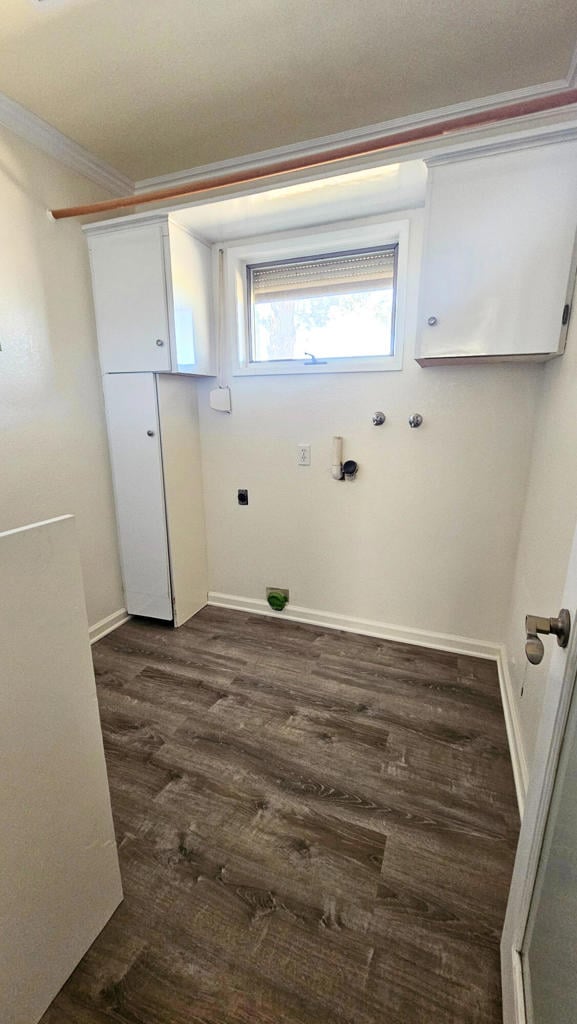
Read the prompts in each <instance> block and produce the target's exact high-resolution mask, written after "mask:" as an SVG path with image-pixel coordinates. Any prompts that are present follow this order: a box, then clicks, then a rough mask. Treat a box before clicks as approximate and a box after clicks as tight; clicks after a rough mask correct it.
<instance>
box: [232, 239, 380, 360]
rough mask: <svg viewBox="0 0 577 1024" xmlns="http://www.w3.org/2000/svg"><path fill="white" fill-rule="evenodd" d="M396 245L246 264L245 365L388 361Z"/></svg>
mask: <svg viewBox="0 0 577 1024" xmlns="http://www.w3.org/2000/svg"><path fill="white" fill-rule="evenodd" d="M397 251H398V245H397V244H395V245H387V246H383V247H381V248H379V247H373V248H368V249H357V250H351V251H349V252H339V253H323V254H322V255H319V256H313V257H310V256H309V257H297V258H296V259H290V260H275V261H273V262H269V263H255V264H248V266H247V268H246V270H247V289H248V301H249V335H250V361H251V362H253V363H262V362H274V361H277V360H288V359H294V360H299V361H300V362H303V361H304V360H307V359H308V360H310V361H311V362H312V363H314V362H315V361H317V360H320V359H323V360H324V359H334V358H344V359H350V358H356V359H358V358H364V357H367V356H389V355H391V354H392V353H393V351H394V319H395V286H396V265H397Z"/></svg>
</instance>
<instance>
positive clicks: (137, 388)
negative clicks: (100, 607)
mask: <svg viewBox="0 0 577 1024" xmlns="http://www.w3.org/2000/svg"><path fill="white" fill-rule="evenodd" d="M104 398H105V403H106V419H107V423H108V436H109V442H110V457H111V461H112V476H113V482H114V494H115V499H116V519H117V524H118V538H119V542H120V559H121V563H122V576H123V581H124V591H125V596H126V608H127V610H128V611H129V612H130V613H131V614H132V615H148V616H150V617H151V618H155V619H172V592H171V586H170V568H169V558H168V539H167V529H166V513H165V502H164V481H163V474H162V456H161V450H160V431H159V422H158V403H157V397H156V382H155V378H154V375H153V374H152V373H119V374H108V375H106V376H105V377H104Z"/></svg>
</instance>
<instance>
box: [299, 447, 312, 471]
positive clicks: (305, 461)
mask: <svg viewBox="0 0 577 1024" xmlns="http://www.w3.org/2000/svg"><path fill="white" fill-rule="evenodd" d="M310 464H311V446H310V444H297V466H310Z"/></svg>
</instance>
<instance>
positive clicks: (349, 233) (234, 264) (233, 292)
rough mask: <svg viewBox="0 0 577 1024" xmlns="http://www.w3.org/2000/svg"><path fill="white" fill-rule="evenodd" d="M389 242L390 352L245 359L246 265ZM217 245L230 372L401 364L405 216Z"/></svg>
mask: <svg viewBox="0 0 577 1024" xmlns="http://www.w3.org/2000/svg"><path fill="white" fill-rule="evenodd" d="M395 244H396V245H398V252H397V276H396V282H395V288H396V296H395V298H396V303H395V330H394V351H393V353H392V354H391V355H382V356H359V357H355V356H348V357H340V358H334V359H330V358H326V357H324V356H323V362H322V363H321V362H319V363H305V362H300V361H299V360H295V359H286V360H285V359H279V360H274V361H270V362H258V363H256V362H251V361H250V335H249V331H250V326H249V322H250V309H249V302H250V296H249V294H248V280H247V277H248V276H247V270H246V268H247V266H248V265H249V264H254V263H266V262H268V261H271V260H283V259H293V258H295V257H299V256H303V257H307V256H318V255H322V254H325V253H327V252H330V253H338V252H340V251H342V252H350V250H351V249H364V248H369V247H372V246H380V245H382V246H385V245H395ZM219 249H224V293H225V294H224V323H225V329H226V334H227V336H228V337H231V336H232V338H233V339H234V358H233V376H235V377H258V376H273V375H274V376H277V375H281V374H308V375H309V376H315V375H317V374H318V375H322V374H325V373H368V372H375V371H383V370H401V369H402V368H403V349H404V341H405V329H406V328H405V320H406V292H407V276H408V275H407V270H408V254H409V221H408V220H389V219H385V218H382V217H380V218H371V219H370V220H363V221H360V220H357V221H347V222H345V223H341V224H338V225H335V224H332V225H329V226H328V227H319V228H313V229H310V228H308V229H306V230H301V231H298V232H294V231H293V232H282V233H279V234H275V235H273V236H270V235H269V236H268V237H260V238H249V239H243V240H242V241H240V242H234V244H225V245H223V244H219V245H217V246H215V254H216V252H217V251H218V250H219ZM215 263H217V260H216V259H215ZM325 359H326V362H325V361H324V360H325Z"/></svg>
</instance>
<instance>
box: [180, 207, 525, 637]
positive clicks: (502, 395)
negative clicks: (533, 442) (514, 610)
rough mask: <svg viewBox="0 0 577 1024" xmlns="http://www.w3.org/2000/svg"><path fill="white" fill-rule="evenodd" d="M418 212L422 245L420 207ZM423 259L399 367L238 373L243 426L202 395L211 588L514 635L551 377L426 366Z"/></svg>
mask: <svg viewBox="0 0 577 1024" xmlns="http://www.w3.org/2000/svg"><path fill="white" fill-rule="evenodd" d="M403 216H405V214H403ZM407 216H409V217H410V218H411V220H412V222H413V228H412V237H413V239H415V236H417V235H418V234H419V231H418V228H419V227H420V224H421V219H422V212H421V211H413V212H411V213H409V214H407ZM415 229H417V230H415ZM418 259H419V246H418V245H414V244H413V245H412V249H411V269H410V289H409V295H408V301H407V306H408V310H409V311H410V312H409V317H408V331H407V346H406V352H405V368H404V370H403V371H402V372H400V373H397V372H389V373H356V374H333V375H328V376H326V377H322V378H320V377H316V378H303V377H302V376H300V377H296V376H295V377H291V376H289V377H274V376H270V377H260V378H244V379H238V378H237V379H235V380H234V382H233V413H232V415H231V416H226V415H223V414H219V413H216V412H214V411H213V410H211V409H210V408H209V407H208V390H209V388H210V387H211V386H212V385H211V384H210V383H209V382H204V383H203V384H202V385H201V390H200V396H199V397H200V409H201V429H202V443H203V463H204V475H205V501H206V519H207V527H208V551H209V580H210V590H211V591H212V592H218V593H222V594H228V595H238V596H240V597H243V598H252V599H255V598H256V599H262V598H264V597H265V587H266V586H267V585H272V586H282V587H289V588H290V592H291V603H292V604H296V605H300V606H304V607H307V608H312V609H320V610H322V611H326V612H333V613H336V614H341V615H345V616H354V617H358V618H364V619H371V620H376V621H378V622H382V623H389V624H392V625H395V626H400V627H411V628H415V629H418V630H423V631H426V632H430V631H433V632H440V633H445V634H456V635H459V636H463V637H471V638H478V639H481V640H485V641H497V640H501V639H503V638H504V620H505V618H506V617H507V610H508V609H507V602H508V598H509V593H510V586H511V579H512V574H513V568H514V561H515V553H516V547H517V537H518V531H519V525H520V521H521V514H522V507H523V500H524V495H525V490H526V484H527V476H528V471H529V456H530V444H529V443H528V439H530V438H531V435H532V430H533V417H534V410H535V402H536V396H537V391H538V386H539V381H540V378H541V376H542V374H543V368H542V367H538V366H534V365H528V364H518V365H514V366H512V365H505V364H504V365H496V366H478V365H476V366H474V367H441V368H427V369H421V368H420V367H419V366H418V365H417V364H416V363H415V362H414V359H413V349H414V336H415V311H416V287H417V283H418V282H417V277H418ZM411 311H412V312H411ZM377 409H382V410H383V411H384V412H385V413H386V416H387V422H386V424H385V425H384V426H383V427H380V428H375V427H374V426H373V425H372V423H371V417H372V414H373V412H374V411H375V410H377ZM412 412H420V413H422V415H423V417H424V424H423V426H422V427H421V428H420V429H418V430H411V429H410V428H409V426H408V423H407V419H408V416H409V415H410V413H412ZM333 434H342V435H343V436H344V438H345V458H355V459H356V460H357V461H358V462H359V463H360V467H361V468H360V472H359V476H358V478H357V480H356V481H355V482H354V483H352V484H348V483H340V482H336V481H334V480H332V479H331V476H330V451H331V438H332V435H333ZM298 442H310V444H311V445H312V465H311V466H310V467H309V468H299V467H297V465H296V445H297V443H298ZM238 487H247V488H248V490H249V502H250V503H249V505H248V507H247V508H242V507H239V506H238V505H237V503H236V489H237V488H238Z"/></svg>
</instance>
